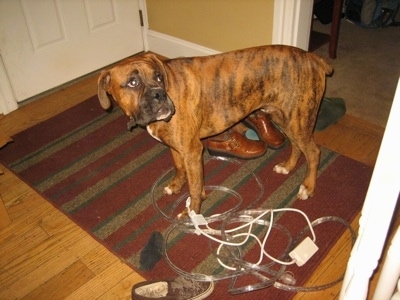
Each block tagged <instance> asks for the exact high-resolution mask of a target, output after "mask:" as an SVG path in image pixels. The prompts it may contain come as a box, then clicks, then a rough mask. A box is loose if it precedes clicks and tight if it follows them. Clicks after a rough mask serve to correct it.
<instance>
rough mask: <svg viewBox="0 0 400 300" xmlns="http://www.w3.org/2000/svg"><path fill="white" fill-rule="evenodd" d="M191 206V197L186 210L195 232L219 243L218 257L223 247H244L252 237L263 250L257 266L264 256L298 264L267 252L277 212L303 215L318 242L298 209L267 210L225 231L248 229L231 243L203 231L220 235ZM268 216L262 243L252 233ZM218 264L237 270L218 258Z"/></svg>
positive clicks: (287, 263) (232, 231)
mask: <svg viewBox="0 0 400 300" xmlns="http://www.w3.org/2000/svg"><path fill="white" fill-rule="evenodd" d="M189 206H190V197H188V198H187V200H186V208H187V209H188V210H189V217H190V218H191V220H192V222H193V225H194V227H195V229H196V230H195V232H196V233H197V234H198V235H200V234H201V235H204V236H205V237H207V238H209V239H210V240H213V241H214V242H217V243H219V244H220V245H219V247H218V250H217V254H218V255H219V254H220V252H221V249H222V247H223V246H236V247H238V246H242V245H244V244H245V243H246V242H247V241H248V240H249V238H250V237H252V238H254V239H255V240H256V242H257V243H258V245H259V246H260V250H261V253H260V258H259V260H258V262H257V263H255V264H256V265H259V264H260V263H261V262H262V260H263V258H264V256H266V257H268V258H269V259H271V260H272V261H274V262H276V263H279V264H282V265H292V264H294V263H296V260H295V259H292V260H290V261H282V260H279V259H277V258H275V257H273V256H272V255H270V254H268V252H267V251H266V250H265V245H266V243H267V240H268V237H269V235H270V233H271V229H272V224H273V223H274V213H277V212H288V211H291V212H296V213H299V214H301V215H302V216H303V217H304V219H305V220H306V222H307V225H308V227H309V230H310V232H311V234H312V237H313V242H314V243H315V241H316V237H315V233H314V230H313V228H312V226H311V222H310V220H309V218H308V217H307V215H306V214H305V213H304V212H302V211H301V210H298V209H294V208H279V209H267V210H265V211H262V212H261V213H260V214H259V215H258V216H257V217H256V218H252V219H251V220H249V221H248V222H247V223H244V224H243V225H240V226H237V227H235V228H232V229H229V230H225V231H224V232H225V234H232V233H235V232H237V231H239V230H241V229H244V228H246V227H247V228H248V230H247V232H243V233H237V234H234V235H231V236H230V238H231V239H235V238H237V237H242V236H243V237H244V239H242V240H241V241H239V242H229V241H226V240H221V239H218V238H216V237H214V236H213V235H211V234H208V233H207V231H205V230H203V229H201V228H200V226H202V225H204V226H206V227H207V229H208V231H210V232H214V233H217V234H218V233H219V231H218V230H216V229H213V228H211V227H210V226H209V225H208V222H207V221H206V219H205V218H204V217H203V216H202V215H197V214H196V213H195V212H194V211H190V207H189ZM267 214H270V219H269V220H263V223H264V224H265V225H267V226H268V229H267V233H266V234H265V236H264V238H263V240H262V241H261V240H260V239H259V238H258V237H257V236H256V235H254V234H252V233H251V230H252V228H253V224H254V223H256V222H257V221H259V220H262V218H263V217H264V216H265V215H267ZM213 217H214V216H211V218H213ZM244 217H246V216H244ZM199 220H200V221H199ZM199 222H200V223H199ZM219 235H221V234H219ZM218 262H219V263H220V265H221V266H223V267H224V268H226V269H229V270H236V268H234V267H230V266H228V265H226V264H224V263H223V262H222V261H221V260H220V259H219V258H218Z"/></svg>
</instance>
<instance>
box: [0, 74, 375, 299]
mask: <svg viewBox="0 0 400 300" xmlns="http://www.w3.org/2000/svg"><path fill="white" fill-rule="evenodd" d="M96 80H97V74H93V75H92V76H89V77H87V78H84V79H82V80H80V81H78V82H76V83H75V84H73V85H70V86H68V87H65V88H63V89H61V90H59V91H56V92H54V93H52V94H49V95H46V96H44V97H42V98H41V99H38V100H36V101H34V102H32V103H30V104H28V105H25V106H23V107H21V108H20V109H18V110H17V111H15V112H12V113H10V114H9V115H6V116H3V117H0V128H1V131H2V133H3V134H7V135H9V136H13V135H14V134H16V133H18V132H20V131H22V130H24V129H26V128H29V127H30V126H32V125H34V124H36V123H38V122H41V121H43V120H45V119H47V118H49V117H51V116H53V115H54V114H57V113H59V112H61V111H63V110H65V109H67V108H68V107H71V106H73V105H75V104H77V103H79V102H81V101H83V100H85V99H87V98H88V97H90V96H92V95H94V94H96V92H97V83H96ZM382 135H383V129H382V128H378V127H376V126H373V125H371V124H368V123H366V122H363V121H362V120H359V119H356V118H353V117H351V116H348V115H346V116H344V117H343V118H342V119H341V120H340V121H339V122H338V123H337V124H335V125H333V126H331V127H329V128H328V129H327V130H325V131H323V132H318V133H316V134H315V136H316V140H317V143H318V144H320V145H322V146H324V147H327V148H329V149H331V150H334V151H336V152H339V153H342V154H344V155H346V156H348V157H351V158H353V159H355V160H357V161H360V162H363V163H365V164H367V165H370V166H373V165H374V163H375V161H376V157H377V154H378V150H379V145H380V142H381V139H382ZM0 155H1V150H0ZM0 169H2V170H3V172H4V174H3V175H0V196H1V199H2V201H4V204H5V207H6V210H7V213H8V215H9V217H10V219H11V221H12V222H11V224H9V225H7V226H5V227H4V228H3V229H0V253H1V256H0V299H130V290H131V287H132V285H133V284H134V283H135V282H139V281H142V280H143V278H141V277H140V275H138V274H137V273H135V272H134V271H133V270H132V269H131V268H130V267H128V266H127V265H125V264H124V262H122V261H120V260H119V259H118V258H117V257H116V256H114V255H113V254H112V253H111V252H109V251H108V250H107V249H106V248H105V247H103V246H102V245H100V244H99V243H98V242H97V241H96V240H94V239H93V238H92V237H90V236H89V235H88V234H87V233H86V232H84V231H83V230H81V229H80V228H79V227H78V226H77V225H75V224H74V223H73V222H71V221H70V220H69V219H68V218H67V217H66V216H64V215H63V214H62V213H61V212H59V211H58V210H57V209H55V208H54V207H53V206H52V205H51V204H50V203H49V202H47V201H46V200H44V199H43V198H42V197H41V196H40V195H39V194H37V193H36V192H35V191H34V190H32V189H31V188H30V187H29V186H28V185H26V184H25V183H24V182H23V181H21V180H20V179H19V178H18V177H17V176H15V175H14V174H13V173H11V172H10V171H9V170H8V169H6V168H5V167H4V166H1V165H0ZM358 218H359V216H358V217H356V218H355V220H354V221H353V222H352V226H353V228H354V229H355V230H357V229H358ZM0 226H1V223H0ZM349 239H350V237H349V235H348V234H347V233H345V234H344V235H343V236H342V237H341V238H340V239H339V241H338V242H337V243H336V245H335V246H334V248H333V249H332V250H331V251H330V255H328V256H327V258H326V259H325V261H324V262H323V263H322V264H321V265H320V267H319V268H318V269H317V270H316V271H315V272H314V274H313V275H312V276H311V278H310V280H309V281H308V283H307V284H308V285H311V284H313V285H314V284H318V283H326V282H330V281H331V280H333V279H336V278H337V277H339V275H340V274H341V273H343V271H344V270H345V267H346V264H347V260H348V257H349V253H350V242H349ZM376 278H377V276H375V277H374V279H373V280H372V283H371V289H373V288H374V286H375V284H376ZM339 292H340V284H338V285H336V286H334V287H332V288H330V289H326V290H323V291H320V292H313V293H298V294H297V295H296V297H295V299H335V298H337V297H338V294H339ZM210 298H212V296H211V297H210Z"/></svg>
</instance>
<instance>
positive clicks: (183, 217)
mask: <svg viewBox="0 0 400 300" xmlns="http://www.w3.org/2000/svg"><path fill="white" fill-rule="evenodd" d="M176 218H177V219H178V220H186V219H189V213H188V210H187V209H185V210H184V211H182V212H181V213H180V214H178V215H177V216H176Z"/></svg>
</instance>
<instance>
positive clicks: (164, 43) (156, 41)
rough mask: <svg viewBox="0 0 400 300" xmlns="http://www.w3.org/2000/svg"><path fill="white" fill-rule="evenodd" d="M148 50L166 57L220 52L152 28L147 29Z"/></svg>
mask: <svg viewBox="0 0 400 300" xmlns="http://www.w3.org/2000/svg"><path fill="white" fill-rule="evenodd" d="M147 44H148V50H149V51H152V52H155V53H157V54H160V55H164V56H166V57H168V58H175V57H180V56H184V57H190V56H204V55H212V54H218V53H221V52H220V51H216V50H213V49H210V48H207V47H203V46H201V45H198V44H194V43H191V42H188V41H185V40H181V39H178V38H176V37H173V36H170V35H167V34H163V33H160V32H157V31H153V30H147Z"/></svg>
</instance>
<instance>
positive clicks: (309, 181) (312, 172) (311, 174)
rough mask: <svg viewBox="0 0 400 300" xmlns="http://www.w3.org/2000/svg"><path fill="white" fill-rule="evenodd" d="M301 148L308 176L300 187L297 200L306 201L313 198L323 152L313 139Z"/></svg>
mask: <svg viewBox="0 0 400 300" xmlns="http://www.w3.org/2000/svg"><path fill="white" fill-rule="evenodd" d="M300 147H301V151H302V152H303V153H304V155H305V157H306V160H307V174H306V176H305V178H304V180H303V183H302V184H301V185H300V189H299V192H298V194H297V198H298V199H301V200H306V199H308V197H311V196H313V195H314V192H315V185H316V181H317V173H318V165H319V161H320V155H321V150H320V149H319V147H318V146H317V144H315V142H314V139H313V138H311V140H310V141H309V142H307V143H306V144H301V146H300Z"/></svg>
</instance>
